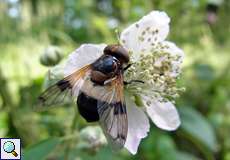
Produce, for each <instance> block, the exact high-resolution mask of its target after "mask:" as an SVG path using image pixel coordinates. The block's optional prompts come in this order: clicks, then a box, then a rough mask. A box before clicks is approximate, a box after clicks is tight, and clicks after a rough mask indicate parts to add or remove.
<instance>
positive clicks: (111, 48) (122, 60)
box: [38, 44, 130, 149]
mask: <svg viewBox="0 0 230 160" xmlns="http://www.w3.org/2000/svg"><path fill="white" fill-rule="evenodd" d="M85 54H87V53H85ZM76 61H81V59H76ZM128 63H129V55H128V51H127V50H126V49H125V48H124V47H122V46H121V45H117V44H114V45H108V46H106V47H105V48H104V50H103V54H102V55H101V56H100V57H99V58H98V59H96V60H95V61H94V62H93V63H91V64H89V65H85V66H83V67H82V68H80V69H78V70H76V71H75V72H73V73H72V74H70V75H68V76H66V77H65V78H64V79H62V80H60V81H58V82H57V83H56V84H54V85H53V86H51V87H49V88H48V89H47V90H45V91H44V92H43V93H42V94H41V95H40V96H39V98H38V103H39V105H40V106H51V105H54V104H57V103H61V102H62V101H64V99H65V97H66V96H68V95H72V96H74V97H77V99H76V103H77V106H78V110H79V113H80V114H81V116H82V117H84V119H85V120H86V121H87V122H96V121H99V123H100V125H101V127H102V129H103V132H104V134H105V135H106V138H107V140H108V142H109V144H110V145H111V146H112V148H115V149H120V148H122V147H123V146H124V144H125V142H126V138H127V132H128V120H127V113H126V105H125V100H124V95H123V94H124V93H123V88H124V79H123V73H124V71H125V70H126V69H127V68H128V67H129V66H130V64H128Z"/></svg>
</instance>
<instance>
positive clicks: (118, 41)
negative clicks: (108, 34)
mask: <svg viewBox="0 0 230 160" xmlns="http://www.w3.org/2000/svg"><path fill="white" fill-rule="evenodd" d="M114 32H115V34H116V37H117V43H118V44H120V35H121V33H120V31H119V30H118V28H116V29H115V31H114Z"/></svg>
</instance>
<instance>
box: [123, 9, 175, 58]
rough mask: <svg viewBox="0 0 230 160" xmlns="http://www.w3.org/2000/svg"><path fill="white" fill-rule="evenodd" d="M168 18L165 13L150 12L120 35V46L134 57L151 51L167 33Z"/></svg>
mask: <svg viewBox="0 0 230 160" xmlns="http://www.w3.org/2000/svg"><path fill="white" fill-rule="evenodd" d="M169 22H170V18H169V17H168V15H167V14H166V13H165V12H161V11H152V12H150V13H149V14H148V15H146V16H144V17H143V18H141V19H140V20H139V21H138V22H136V23H134V24H132V25H130V26H129V27H128V28H126V29H125V30H124V31H123V32H122V33H121V37H120V39H121V44H123V46H124V47H126V48H127V49H128V50H129V51H131V52H132V53H133V54H135V55H134V56H136V55H137V56H138V54H140V53H147V52H149V51H151V49H152V47H153V46H154V45H156V44H157V42H162V41H164V40H165V38H166V37H167V35H168V32H169Z"/></svg>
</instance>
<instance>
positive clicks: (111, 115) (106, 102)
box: [97, 74, 128, 150]
mask: <svg viewBox="0 0 230 160" xmlns="http://www.w3.org/2000/svg"><path fill="white" fill-rule="evenodd" d="M107 87H108V88H109V89H108V90H107V92H106V93H105V94H104V95H103V96H101V97H100V100H98V104H97V107H98V114H99V118H100V120H99V123H100V125H101V127H102V129H103V131H104V133H105V135H106V138H107V140H108V143H109V144H110V146H111V147H112V149H114V150H118V149H121V148H122V147H123V146H124V144H125V141H126V138H127V131H128V120H127V112H126V106H125V101H124V95H123V77H122V75H121V74H120V75H119V76H118V77H117V78H116V79H114V80H113V81H112V82H111V84H110V86H107Z"/></svg>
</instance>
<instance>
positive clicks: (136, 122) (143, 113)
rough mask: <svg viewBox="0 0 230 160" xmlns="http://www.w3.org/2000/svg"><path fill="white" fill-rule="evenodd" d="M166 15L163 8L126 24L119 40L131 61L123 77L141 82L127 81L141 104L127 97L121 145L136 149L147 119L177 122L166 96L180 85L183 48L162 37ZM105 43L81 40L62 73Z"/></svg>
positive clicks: (167, 125) (167, 124)
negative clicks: (122, 143) (124, 131)
mask: <svg viewBox="0 0 230 160" xmlns="http://www.w3.org/2000/svg"><path fill="white" fill-rule="evenodd" d="M169 22H170V18H169V17H168V16H167V14H166V13H165V12H160V11H152V12H150V13H149V14H148V15H146V16H144V17H143V18H141V19H140V20H139V21H137V22H135V23H134V24H132V25H130V26H129V27H128V28H126V29H125V30H124V31H123V32H122V33H121V36H120V43H121V45H123V47H125V48H126V49H127V50H128V51H129V52H130V58H131V63H133V65H132V66H131V67H130V69H129V70H128V72H127V73H126V74H125V79H127V80H131V79H136V80H143V81H144V82H145V83H144V84H135V85H128V86H127V87H126V90H127V93H128V94H129V97H127V98H126V99H128V98H130V97H132V96H133V95H138V96H139V97H141V99H142V101H143V105H144V106H143V107H138V106H137V105H136V104H135V103H134V102H132V101H130V100H127V102H126V103H127V104H126V106H127V116H128V135H127V140H126V143H125V147H126V148H127V149H128V150H129V151H130V152H131V153H132V154H135V153H136V152H137V149H138V146H139V143H140V141H141V139H142V138H145V137H146V136H147V133H148V132H149V128H150V125H149V120H148V117H147V115H148V116H149V117H150V119H151V120H152V121H153V122H154V123H155V124H156V126H157V127H159V128H161V129H164V130H168V131H173V130H176V129H177V128H178V127H179V125H180V118H179V115H178V112H177V110H176V108H175V106H174V104H173V103H172V102H170V100H169V99H168V97H171V98H175V97H177V96H178V94H177V92H178V91H180V88H177V86H176V78H177V77H178V75H179V73H180V68H181V63H182V61H183V58H184V52H183V51H182V50H181V49H179V48H178V47H177V46H176V45H175V44H174V43H172V42H169V41H165V39H166V37H167V35H168V33H169ZM105 46H106V44H100V45H96V44H84V45H82V46H81V47H80V48H78V49H77V50H76V51H74V52H73V53H72V54H71V55H70V56H69V59H68V61H67V63H66V67H65V76H67V75H69V74H71V73H73V72H74V71H76V70H77V69H80V68H81V67H83V66H85V65H88V64H91V63H92V62H94V61H95V60H96V59H97V58H99V57H100V56H102V55H103V50H104V48H105Z"/></svg>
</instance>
